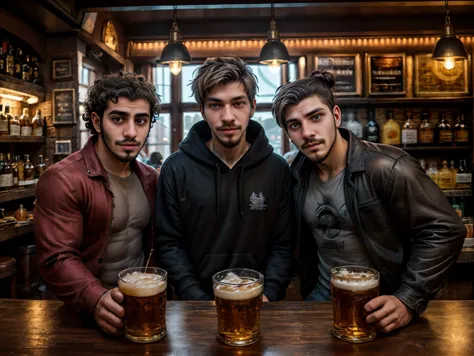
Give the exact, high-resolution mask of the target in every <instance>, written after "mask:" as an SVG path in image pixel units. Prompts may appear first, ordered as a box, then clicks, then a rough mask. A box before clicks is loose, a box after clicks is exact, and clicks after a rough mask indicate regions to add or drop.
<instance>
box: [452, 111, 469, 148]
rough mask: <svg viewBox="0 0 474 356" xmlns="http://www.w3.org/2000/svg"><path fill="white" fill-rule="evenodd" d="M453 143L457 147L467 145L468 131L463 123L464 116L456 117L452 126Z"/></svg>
mask: <svg viewBox="0 0 474 356" xmlns="http://www.w3.org/2000/svg"><path fill="white" fill-rule="evenodd" d="M454 142H455V143H456V144H458V145H466V144H468V143H469V129H468V127H467V125H466V123H465V121H464V114H461V115H458V117H457V120H456V124H455V125H454Z"/></svg>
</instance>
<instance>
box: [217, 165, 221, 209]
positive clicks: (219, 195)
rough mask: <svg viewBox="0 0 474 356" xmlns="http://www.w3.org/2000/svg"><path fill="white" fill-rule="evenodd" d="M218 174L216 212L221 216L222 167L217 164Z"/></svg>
mask: <svg viewBox="0 0 474 356" xmlns="http://www.w3.org/2000/svg"><path fill="white" fill-rule="evenodd" d="M216 167H217V175H216V214H217V216H219V212H220V209H221V167H219V165H218V164H216Z"/></svg>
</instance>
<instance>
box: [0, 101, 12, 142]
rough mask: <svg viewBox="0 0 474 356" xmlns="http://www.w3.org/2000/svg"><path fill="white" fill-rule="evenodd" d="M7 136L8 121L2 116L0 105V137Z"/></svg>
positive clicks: (8, 132) (1, 106)
mask: <svg viewBox="0 0 474 356" xmlns="http://www.w3.org/2000/svg"><path fill="white" fill-rule="evenodd" d="M9 134H10V131H9V130H8V119H7V117H6V116H5V115H4V114H3V105H1V104H0V136H8V135H9Z"/></svg>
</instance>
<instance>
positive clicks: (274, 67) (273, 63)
mask: <svg viewBox="0 0 474 356" xmlns="http://www.w3.org/2000/svg"><path fill="white" fill-rule="evenodd" d="M268 66H269V67H270V72H272V73H278V71H279V70H280V63H279V62H278V60H276V59H274V60H272V61H271V62H270V64H269V65H268Z"/></svg>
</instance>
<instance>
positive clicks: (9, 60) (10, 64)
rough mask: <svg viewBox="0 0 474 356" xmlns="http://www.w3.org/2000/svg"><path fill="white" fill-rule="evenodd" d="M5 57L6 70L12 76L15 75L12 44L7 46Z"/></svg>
mask: <svg viewBox="0 0 474 356" xmlns="http://www.w3.org/2000/svg"><path fill="white" fill-rule="evenodd" d="M5 58H6V61H5V62H6V66H5V67H6V72H7V74H8V75H11V76H12V77H13V76H14V75H15V57H14V56H13V46H12V45H10V46H9V48H8V53H7V54H6V56H5Z"/></svg>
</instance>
